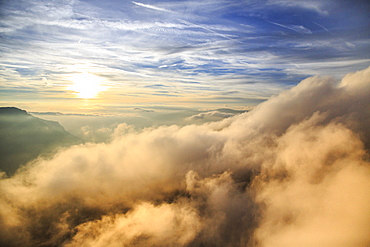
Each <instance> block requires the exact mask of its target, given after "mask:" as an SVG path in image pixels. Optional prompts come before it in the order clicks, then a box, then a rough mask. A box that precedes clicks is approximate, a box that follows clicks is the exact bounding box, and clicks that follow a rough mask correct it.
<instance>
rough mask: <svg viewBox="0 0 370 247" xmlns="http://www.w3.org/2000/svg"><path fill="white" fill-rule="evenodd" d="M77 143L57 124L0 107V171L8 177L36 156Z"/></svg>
mask: <svg viewBox="0 0 370 247" xmlns="http://www.w3.org/2000/svg"><path fill="white" fill-rule="evenodd" d="M80 142H81V141H80V140H79V139H78V138H77V137H75V136H73V135H72V134H70V133H69V132H67V131H66V130H65V129H64V128H63V127H62V126H61V125H60V124H59V123H58V122H55V121H48V120H44V119H41V118H37V117H34V116H32V115H31V114H28V113H27V112H26V111H24V110H21V109H18V108H15V107H0V170H2V171H5V172H6V173H7V174H8V175H9V176H10V175H13V174H14V172H15V171H16V170H17V169H18V168H19V167H20V166H22V165H24V164H26V163H27V162H28V161H31V160H33V159H35V158H37V157H38V156H39V155H47V154H49V153H51V152H52V151H53V150H55V149H56V148H60V147H67V146H70V145H74V144H78V143H80Z"/></svg>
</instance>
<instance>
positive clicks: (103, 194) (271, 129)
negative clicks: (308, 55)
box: [0, 67, 370, 247]
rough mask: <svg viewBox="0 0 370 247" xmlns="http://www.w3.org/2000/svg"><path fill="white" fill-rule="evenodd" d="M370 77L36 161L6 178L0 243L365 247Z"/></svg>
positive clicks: (121, 132) (119, 134)
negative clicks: (215, 118)
mask: <svg viewBox="0 0 370 247" xmlns="http://www.w3.org/2000/svg"><path fill="white" fill-rule="evenodd" d="M369 78H370V67H369V68H368V69H366V70H363V71H358V72H356V73H352V74H348V75H347V76H345V77H344V78H343V79H342V80H341V81H339V80H337V79H334V78H331V77H312V78H308V79H306V80H303V81H302V82H300V83H299V84H298V85H297V86H296V87H293V88H292V89H290V90H287V91H285V92H282V93H281V94H279V95H278V96H276V97H273V98H271V99H269V100H267V101H266V102H264V103H261V104H260V105H258V106H257V107H255V108H254V109H253V110H251V111H250V112H247V113H243V114H240V115H236V116H234V117H231V118H227V119H224V120H222V121H220V122H212V123H206V124H203V125H187V126H184V127H180V126H176V125H172V126H162V127H157V128H154V127H153V128H147V129H144V130H142V131H139V132H135V131H133V130H131V129H130V127H129V126H127V125H122V126H119V127H118V128H117V131H115V133H114V138H113V140H112V141H111V142H109V143H101V144H84V145H79V146H73V147H71V148H69V149H66V150H61V151H60V152H58V153H57V154H56V155H55V156H54V157H52V158H49V159H43V158H39V159H38V160H35V161H33V162H32V163H31V164H28V165H27V166H26V167H24V168H23V169H21V170H19V171H18V173H16V174H15V175H14V176H12V177H9V178H7V177H5V176H3V177H2V179H1V180H0V192H1V195H2V196H1V197H0V206H1V208H2V210H1V211H0V226H1V228H2V229H1V230H2V231H0V245H2V246H30V247H32V246H40V245H41V244H42V245H47V246H111V247H115V246H121V245H125V246H194V247H195V246H216V247H217V246H220V247H221V246H222V247H224V246H230V247H231V246H250V247H252V246H253V247H270V246H284V247H295V246H341V247H351V246H368V245H369V244H370V237H369V235H368V229H369V228H370V214H369V212H370V200H369V197H368V195H369V191H370V182H369V181H370V163H369V160H368V154H369V144H370V130H369V128H368V123H369V120H370V115H369V114H370V111H369V110H368V106H369V103H370V102H369V101H370V97H369V95H370V83H369V82H370V81H369ZM45 233H47V234H45Z"/></svg>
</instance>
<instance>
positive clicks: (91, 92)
mask: <svg viewBox="0 0 370 247" xmlns="http://www.w3.org/2000/svg"><path fill="white" fill-rule="evenodd" d="M71 81H72V82H73V84H72V85H71V86H69V87H68V89H69V90H72V91H74V92H75V93H76V94H77V96H78V97H79V98H83V99H91V98H96V97H97V95H98V94H99V92H101V91H103V90H104V89H105V88H104V86H103V85H102V82H103V78H101V77H99V76H96V75H93V74H90V73H87V72H84V73H79V74H76V75H74V76H72V78H71Z"/></svg>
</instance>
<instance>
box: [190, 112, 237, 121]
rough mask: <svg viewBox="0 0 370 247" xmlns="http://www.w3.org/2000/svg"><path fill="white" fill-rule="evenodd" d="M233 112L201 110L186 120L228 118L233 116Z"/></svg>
mask: <svg viewBox="0 0 370 247" xmlns="http://www.w3.org/2000/svg"><path fill="white" fill-rule="evenodd" d="M234 115H235V114H233V113H227V112H220V111H209V112H201V113H199V114H196V115H193V116H190V117H187V118H186V120H188V121H194V120H208V121H212V120H221V119H223V118H229V117H232V116H234Z"/></svg>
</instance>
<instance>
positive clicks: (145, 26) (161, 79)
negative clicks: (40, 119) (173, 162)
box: [0, 0, 370, 118]
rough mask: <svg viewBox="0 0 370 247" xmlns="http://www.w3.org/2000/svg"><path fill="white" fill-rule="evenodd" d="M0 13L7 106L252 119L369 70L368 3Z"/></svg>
mask: <svg viewBox="0 0 370 247" xmlns="http://www.w3.org/2000/svg"><path fill="white" fill-rule="evenodd" d="M0 11H1V12H0V13H1V14H0V33H1V35H0V39H1V42H0V56H1V63H0V73H1V78H0V104H1V106H16V107H19V108H22V109H25V110H27V111H30V112H39V113H44V114H45V112H49V113H55V112H59V113H62V114H86V115H94V114H95V115H115V116H117V115H119V114H126V116H127V117H130V116H132V117H138V116H139V112H143V111H144V112H146V113H147V112H148V111H165V110H169V109H177V110H178V109H188V110H189V109H192V110H194V109H207V110H210V109H218V108H225V107H226V108H233V109H239V110H245V109H249V108H250V107H253V106H255V105H257V104H259V103H261V102H263V101H265V100H267V99H268V98H269V97H271V96H272V95H277V94H278V93H279V92H281V91H283V90H286V89H288V88H291V87H293V86H294V85H297V84H298V83H299V82H300V81H301V80H303V79H305V78H307V77H310V76H314V75H329V76H334V77H337V78H341V77H342V76H344V75H345V74H347V73H349V72H353V71H356V70H362V69H365V68H366V67H368V66H369V65H370V58H369V54H370V42H369V38H370V33H369V24H370V21H369V16H368V13H369V4H368V3H366V1H330V0H325V1H314V0H313V1H293V0H276V1H267V0H265V1H253V0H250V1H232V0H205V1H171V0H166V1H148V0H146V1H140V0H138V1H118V0H107V1H98V0H88V1H83V0H65V1H64V0H63V1H41V0H40V1H39V0H27V1H21V0H20V1H7V0H3V1H1V8H0ZM196 113H198V112H196ZM140 114H141V113H140ZM140 117H141V118H142V115H140Z"/></svg>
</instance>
